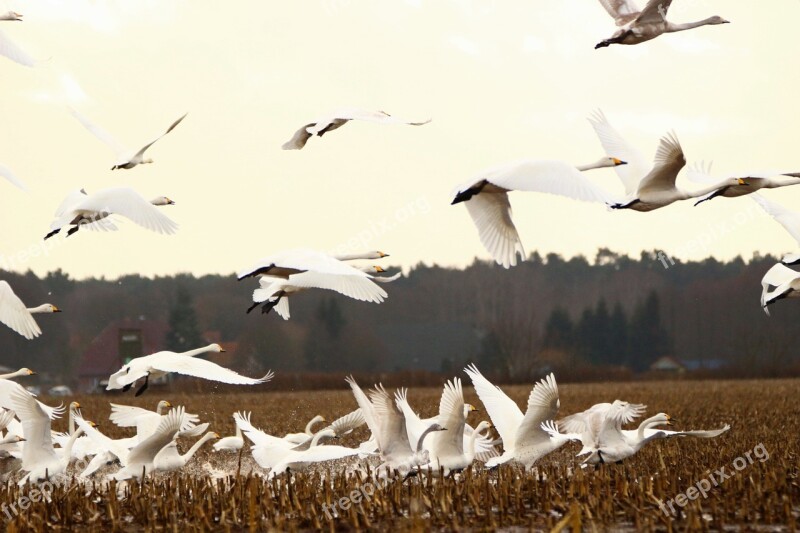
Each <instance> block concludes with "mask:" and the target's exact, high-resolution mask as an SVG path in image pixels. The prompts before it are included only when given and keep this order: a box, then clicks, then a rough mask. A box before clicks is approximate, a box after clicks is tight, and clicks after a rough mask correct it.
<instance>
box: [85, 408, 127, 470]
mask: <svg viewBox="0 0 800 533" xmlns="http://www.w3.org/2000/svg"><path fill="white" fill-rule="evenodd" d="M75 423H76V424H77V425H78V427H80V428H81V429H83V432H84V433H85V434H86V436H87V437H88V438H89V439H90V440H91V441H92V442H93V443H94V444H95V445H96V446H97V447H98V448H99V449H101V450H103V451H106V452H110V453H112V454H114V455H115V456H116V457H117V458H118V459H119V460H120V462H121V463H122V464H123V465H124V464H125V463H127V460H128V452H129V450H128V448H126V447H125V446H122V445H120V443H119V442H118V441H115V440H113V439H111V438H109V437H107V436H106V435H103V434H102V433H101V432H100V431H98V430H97V428H95V427H93V426H92V425H91V424H89V423H88V422H86V420H84V419H83V418H82V417H80V416H77V417H75Z"/></svg>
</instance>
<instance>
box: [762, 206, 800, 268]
mask: <svg viewBox="0 0 800 533" xmlns="http://www.w3.org/2000/svg"><path fill="white" fill-rule="evenodd" d="M750 199H751V200H753V201H754V202H755V203H757V204H758V205H759V206H761V209H763V210H764V211H765V212H766V213H767V214H768V215H769V216H771V217H772V218H774V219H775V220H776V221H778V222H779V223H780V225H781V226H783V229H785V230H786V231H787V232H788V233H789V235H791V236H792V237H794V240H795V241H797V243H798V244H799V245H800V213H798V212H797V211H792V210H790V209H787V208H785V207H784V206H782V205H781V204H779V203H777V202H773V201H772V200H767V199H766V198H764V197H763V196H762V195H760V194H754V195H752V196H750ZM781 263H783V264H784V265H787V266H791V265H797V264H800V253H790V254H786V255H784V256H783V258H782V259H781Z"/></svg>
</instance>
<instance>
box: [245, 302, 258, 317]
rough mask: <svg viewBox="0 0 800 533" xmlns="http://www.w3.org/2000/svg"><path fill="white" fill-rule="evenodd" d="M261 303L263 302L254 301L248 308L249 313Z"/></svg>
mask: <svg viewBox="0 0 800 533" xmlns="http://www.w3.org/2000/svg"><path fill="white" fill-rule="evenodd" d="M259 305H261V302H256V303H254V304H253V305H251V306H250V307H248V308H247V314H248V315H249V314H250V312H251V311H252V310H253V309H255V308H256V307H258V306H259Z"/></svg>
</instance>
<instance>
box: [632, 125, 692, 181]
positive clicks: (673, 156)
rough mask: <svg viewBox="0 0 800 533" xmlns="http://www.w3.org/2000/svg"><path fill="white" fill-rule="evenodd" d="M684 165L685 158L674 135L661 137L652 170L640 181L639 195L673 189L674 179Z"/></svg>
mask: <svg viewBox="0 0 800 533" xmlns="http://www.w3.org/2000/svg"><path fill="white" fill-rule="evenodd" d="M685 165H686V157H684V155H683V149H682V148H681V143H680V142H679V141H678V138H677V137H676V136H675V134H674V133H669V134H667V135H666V136H664V137H662V138H661V142H660V143H659V145H658V150H657V151H656V157H655V160H654V164H653V170H651V171H650V173H649V174H648V175H647V176H645V177H644V179H642V182H641V184H640V185H639V191H638V192H639V194H642V193H643V192H659V191H665V190H672V189H674V188H675V179H676V178H677V177H678V173H679V172H680V171H681V169H682V168H683V167H684V166H685Z"/></svg>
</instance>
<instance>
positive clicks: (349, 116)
mask: <svg viewBox="0 0 800 533" xmlns="http://www.w3.org/2000/svg"><path fill="white" fill-rule="evenodd" d="M334 118H337V119H340V120H363V121H367V122H378V123H381V124H406V125H409V126H424V125H425V124H428V123H429V122H430V121H431V119H427V120H423V121H418V122H414V121H411V120H405V119H402V118H398V117H395V116H392V115H390V114H388V113H384V112H383V111H368V110H364V109H347V110H342V111H338V112H336V113H334Z"/></svg>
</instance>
